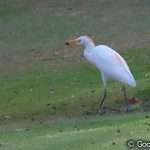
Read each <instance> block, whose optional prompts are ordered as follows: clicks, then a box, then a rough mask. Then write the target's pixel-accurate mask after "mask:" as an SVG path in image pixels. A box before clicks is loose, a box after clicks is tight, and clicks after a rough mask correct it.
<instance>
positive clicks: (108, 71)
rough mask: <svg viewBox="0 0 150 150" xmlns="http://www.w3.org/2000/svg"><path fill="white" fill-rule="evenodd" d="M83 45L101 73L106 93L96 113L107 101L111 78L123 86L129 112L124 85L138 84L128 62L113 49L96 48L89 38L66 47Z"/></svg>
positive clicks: (68, 43) (80, 39)
mask: <svg viewBox="0 0 150 150" xmlns="http://www.w3.org/2000/svg"><path fill="white" fill-rule="evenodd" d="M79 44H81V45H83V46H84V47H85V49H84V56H85V58H86V59H87V60H88V61H89V62H91V63H92V64H94V65H95V66H96V67H97V68H98V69H99V70H100V72H101V76H102V81H103V85H104V93H103V98H102V101H101V103H100V105H99V107H98V110H97V111H96V112H99V111H100V108H101V106H102V105H103V103H104V101H105V99H106V80H107V78H111V79H113V80H117V81H119V82H121V84H122V90H123V92H124V97H125V104H126V110H127V111H128V101H127V97H126V91H125V87H124V86H123V83H126V84H128V85H129V86H131V87H136V82H135V80H134V77H133V76H132V74H131V72H130V70H129V67H128V65H127V63H126V61H125V60H124V59H123V58H122V57H121V56H120V55H119V54H118V53H117V52H116V51H115V50H113V49H112V48H110V47H108V46H106V45H98V46H95V44H94V42H93V40H92V39H91V38H89V37H88V36H81V37H79V38H76V39H73V40H69V41H67V42H66V45H79Z"/></svg>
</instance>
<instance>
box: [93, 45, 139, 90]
mask: <svg viewBox="0 0 150 150" xmlns="http://www.w3.org/2000/svg"><path fill="white" fill-rule="evenodd" d="M91 57H93V60H94V63H95V65H96V66H97V67H98V68H99V69H100V71H101V72H102V73H103V76H104V78H106V77H109V78H111V79H113V80H118V81H120V82H124V83H127V84H128V85H130V86H132V87H135V86H136V82H135V80H134V78H133V76H132V74H131V72H130V70H129V67H128V65H127V63H126V62H125V60H124V59H123V58H122V57H121V56H120V55H119V54H118V53H117V52H116V51H114V50H113V49H111V48H109V47H108V46H105V45H99V46H96V47H95V48H94V49H93V51H92V52H91Z"/></svg>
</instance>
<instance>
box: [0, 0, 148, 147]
mask: <svg viewBox="0 0 150 150" xmlns="http://www.w3.org/2000/svg"><path fill="white" fill-rule="evenodd" d="M149 6H150V1H148V0H142V1H141V0H136V1H132V2H131V1H130V0H125V1H119V0H114V1H113V2H112V1H111V0H106V1H104V0H93V1H90V0H86V1H85V0H80V1H79V0H72V1H70V0H65V1H64V0H63V1H59V0H44V1H40V0H38V1H35V0H30V1H27V0H21V1H20V0H13V1H9V0H1V1H0V150H1V149H2V150H9V149H10V150H18V149H21V150H27V149H29V150H30V149H31V150H32V149H40V150H42V149H52V150H55V149H67V150H68V149H69V150H73V149H79V150H80V149H87V150H88V149H89V150H91V149H94V150H96V149H98V150H99V149H115V150H116V149H118V150H120V149H127V147H126V145H125V142H126V140H128V139H130V138H133V139H139V138H141V139H146V140H148V138H149V136H148V135H149V121H150V120H149V118H150V113H149V112H150V101H149V100H150V84H149V83H150V61H149V56H150V47H149V35H150V30H149V25H150V17H149V16H150V8H149ZM79 35H88V36H90V37H92V38H93V40H94V41H95V43H96V44H106V45H108V46H110V47H112V48H114V49H115V50H116V51H118V52H119V53H120V54H121V55H122V56H123V58H125V60H126V61H127V63H128V65H129V67H130V69H131V72H132V73H133V75H134V77H135V79H136V82H137V85H138V86H137V88H136V89H133V88H131V87H129V86H127V85H126V87H127V93H128V97H130V96H136V97H138V98H139V99H140V100H142V101H143V105H142V108H139V112H134V113H133V112H132V113H123V112H121V113H120V114H119V113H117V114H116V113H110V114H107V115H97V116H87V115H85V112H86V111H87V110H92V109H96V108H97V106H98V104H99V102H100V99H101V93H102V90H103V85H102V81H101V76H100V73H99V71H98V70H97V69H96V68H95V67H94V66H92V65H91V64H89V63H88V62H87V61H86V60H85V59H84V58H83V50H82V49H83V47H66V46H65V41H66V40H68V39H70V38H75V37H77V36H79ZM107 90H108V97H107V100H106V102H105V106H106V107H107V108H109V109H113V108H114V109H115V108H120V107H121V108H123V106H124V100H123V93H122V91H121V89H120V84H119V83H117V82H114V81H111V80H108V83H107ZM117 131H118V132H117Z"/></svg>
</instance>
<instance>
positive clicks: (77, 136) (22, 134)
mask: <svg viewBox="0 0 150 150" xmlns="http://www.w3.org/2000/svg"><path fill="white" fill-rule="evenodd" d="M149 122H150V116H148V114H147V113H129V114H124V113H122V114H118V115H114V114H113V115H110V116H94V117H86V118H84V117H81V118H69V119H68V118H61V119H58V118H57V119H56V120H55V118H53V119H52V118H51V119H47V120H45V122H43V123H41V124H40V123H38V122H32V124H30V125H29V124H28V125H27V121H26V122H25V124H24V122H23V121H22V122H19V123H20V125H22V127H19V126H18V123H16V122H13V123H12V125H7V127H6V126H5V130H4V129H3V131H1V134H0V144H1V147H0V149H2V150H18V149H22V150H26V149H29V150H34V149H38V150H42V149H44V150H60V149H62V150H66V149H67V150H68V149H69V150H77V149H78V150H91V149H93V148H94V149H95V150H100V149H110V150H120V149H128V148H127V145H126V141H127V140H129V139H133V140H139V139H143V140H148V139H149V134H150V126H149ZM12 126H14V127H15V128H14V129H12ZM10 128H11V129H10ZM136 149H137V148H136Z"/></svg>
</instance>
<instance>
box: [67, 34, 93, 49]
mask: <svg viewBox="0 0 150 150" xmlns="http://www.w3.org/2000/svg"><path fill="white" fill-rule="evenodd" d="M66 45H84V46H87V45H92V46H93V47H95V44H94V42H93V40H92V39H91V38H89V37H88V36H81V37H79V38H76V39H72V40H69V41H67V42H66Z"/></svg>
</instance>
